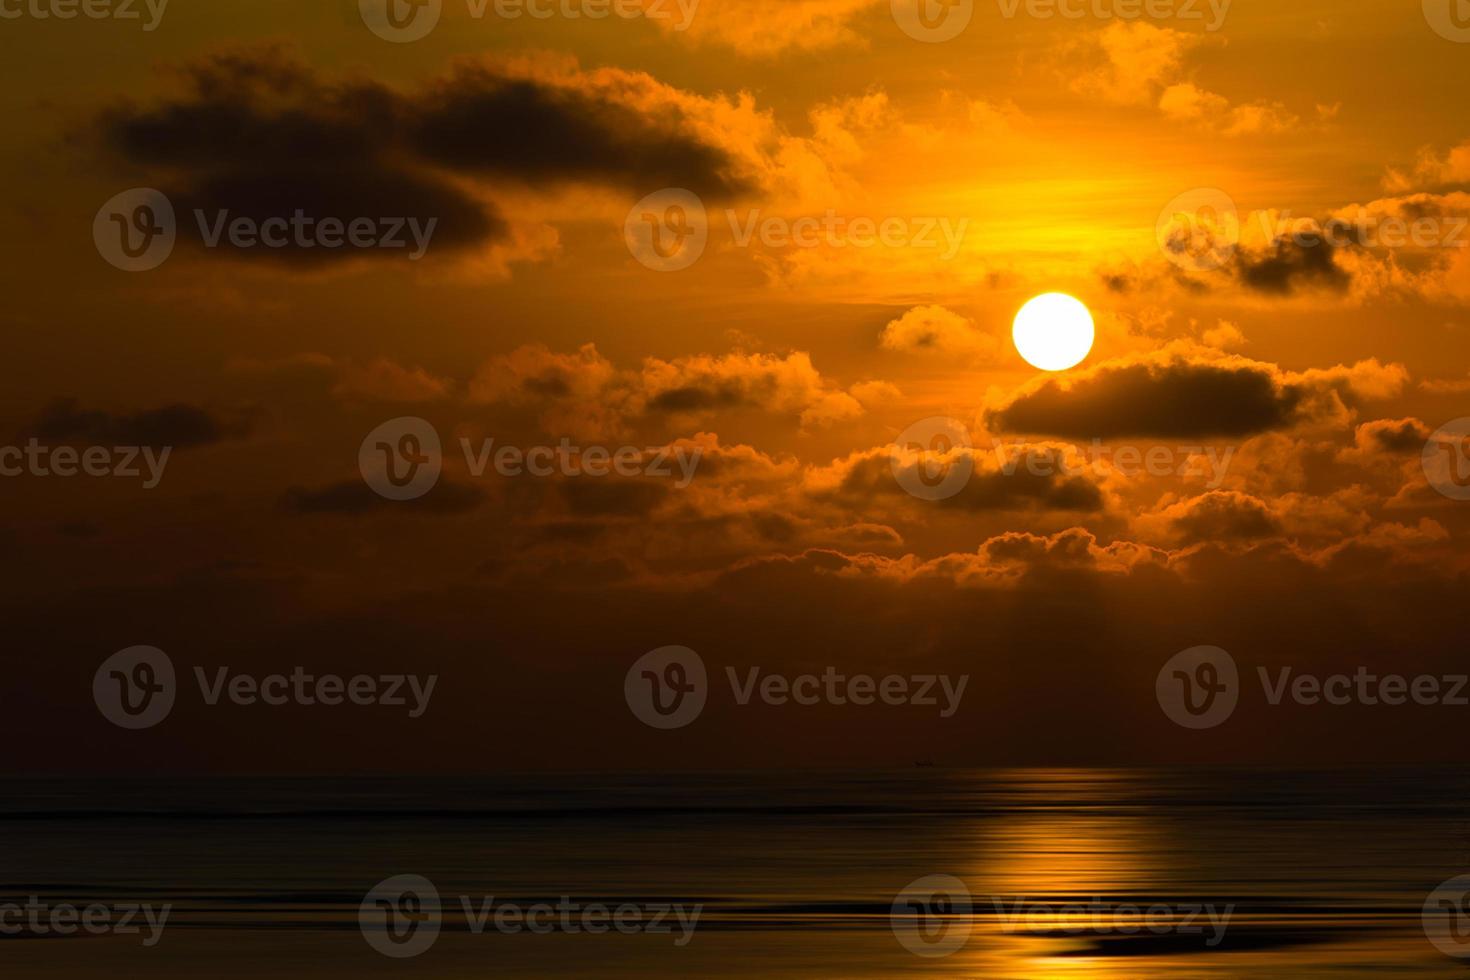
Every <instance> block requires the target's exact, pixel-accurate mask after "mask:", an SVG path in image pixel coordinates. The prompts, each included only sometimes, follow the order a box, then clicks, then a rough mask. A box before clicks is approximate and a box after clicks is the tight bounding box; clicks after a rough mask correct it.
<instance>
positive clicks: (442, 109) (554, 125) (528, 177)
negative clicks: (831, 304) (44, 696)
mask: <svg viewBox="0 0 1470 980" xmlns="http://www.w3.org/2000/svg"><path fill="white" fill-rule="evenodd" d="M408 118H409V119H410V120H411V121H410V122H409V124H408V126H407V132H406V137H407V141H408V142H409V143H410V144H411V145H412V146H413V147H414V148H415V150H416V151H417V152H418V153H420V154H422V155H423V156H424V157H425V158H426V159H429V160H432V161H433V162H435V163H437V164H440V165H442V166H445V167H449V168H451V169H454V170H462V171H465V172H468V173H479V174H488V175H491V176H495V177H502V178H510V179H514V180H520V181H526V182H528V183H545V182H548V181H575V182H586V183H610V184H616V185H619V186H623V187H626V188H628V189H630V190H640V192H641V191H645V190H646V189H647V188H650V187H675V186H677V187H688V188H689V189H690V190H693V191H695V192H696V193H699V194H705V195H709V196H712V197H716V198H725V197H729V196H731V195H734V194H736V193H739V192H742V191H745V190H749V187H748V185H747V184H746V183H745V182H744V181H742V180H740V179H739V178H737V177H735V176H734V175H733V173H732V163H731V160H730V158H729V157H728V156H727V155H726V153H725V152H724V151H723V150H721V149H718V148H716V147H714V146H710V145H708V144H705V143H702V142H700V141H699V140H698V139H696V138H695V137H694V136H692V135H691V134H690V133H688V132H687V131H686V129H687V127H686V126H685V121H684V119H683V117H682V115H681V113H680V112H679V111H678V110H677V109H676V108H673V107H670V108H668V109H666V110H664V111H662V112H652V111H641V110H634V109H632V108H629V107H627V106H623V105H619V104H617V103H614V102H612V101H610V100H609V99H608V98H607V97H606V96H605V95H603V94H602V93H599V92H596V91H579V90H577V89H571V88H564V87H558V86H552V85H547V84H545V83H543V82H540V81H535V80H530V79H523V78H506V77H503V76H501V75H498V74H497V73H496V72H495V70H494V69H493V68H490V67H487V66H485V65H474V66H470V67H465V68H461V69H459V70H458V71H456V72H455V73H454V74H453V75H451V76H450V77H449V78H448V79H447V80H445V81H443V82H440V83H439V84H437V85H436V86H434V87H433V88H432V89H430V90H429V91H427V92H426V93H424V94H423V95H422V96H420V97H419V98H417V99H416V100H415V101H414V103H413V106H412V111H411V112H410V113H409V114H408Z"/></svg>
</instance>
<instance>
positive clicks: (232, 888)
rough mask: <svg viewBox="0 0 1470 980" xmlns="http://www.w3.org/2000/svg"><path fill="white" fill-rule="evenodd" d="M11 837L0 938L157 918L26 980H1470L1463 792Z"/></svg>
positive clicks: (845, 775)
mask: <svg viewBox="0 0 1470 980" xmlns="http://www.w3.org/2000/svg"><path fill="white" fill-rule="evenodd" d="M0 826H3V832H4V847H3V850H0V926H3V925H5V924H6V923H11V924H12V925H13V924H15V923H16V922H18V921H19V919H18V918H17V916H18V915H19V914H20V913H15V912H12V913H11V917H10V918H8V919H7V918H5V915H4V910H5V907H6V905H5V903H7V902H9V903H14V904H16V905H25V904H26V903H28V902H29V903H31V904H33V905H36V906H39V907H41V908H43V909H46V910H48V912H47V914H49V910H52V909H55V908H56V907H59V906H76V907H78V908H79V909H80V908H83V907H87V906H92V907H94V908H95V907H99V906H100V907H102V908H105V909H108V910H118V909H126V908H127V907H130V906H132V905H138V906H142V905H145V904H146V905H150V906H152V907H154V909H155V910H157V909H160V908H161V907H162V906H164V905H168V906H171V910H170V912H169V914H168V918H167V921H166V923H165V924H164V925H163V928H162V929H161V930H160V931H156V932H155V933H154V934H153V935H151V936H150V934H149V927H148V926H147V924H146V922H144V921H143V916H142V914H141V912H140V913H138V914H137V915H136V916H135V919H134V921H135V922H142V923H143V928H142V930H141V931H140V932H139V933H137V934H132V933H121V934H119V933H117V932H114V931H108V930H106V929H98V930H97V931H96V934H92V933H87V932H85V931H83V930H78V931H77V932H76V933H75V934H70V935H56V934H55V933H54V932H45V933H41V932H38V931H37V930H35V929H22V930H21V932H20V933H19V934H9V935H0V957H3V961H4V967H3V971H4V974H5V975H6V976H14V977H32V976H36V977H42V976H45V977H61V978H69V977H116V976H149V977H201V976H209V977H262V976H270V977H276V978H295V977H380V976H381V977H388V976H394V977H433V978H460V977H465V978H468V977H492V976H493V977H649V976H673V977H734V976H762V977H778V978H785V977H802V978H834V977H838V978H841V977H854V978H869V977H871V978H877V977H909V978H920V977H936V978H941V977H942V978H962V977H987V978H989V977H1001V978H1009V977H1017V978H1071V977H1075V978H1079V980H1091V978H1115V977H1116V978H1125V977H1126V978H1152V977H1208V978H1214V977H1219V978H1224V977H1271V978H1276V977H1283V978H1298V977H1300V978H1305V977H1344V976H1348V977H1353V976H1356V977H1462V978H1465V977H1470V906H1467V905H1466V904H1465V902H1464V901H1463V898H1462V897H1456V896H1455V893H1454V892H1453V890H1451V892H1450V895H1451V900H1450V902H1449V903H1448V904H1446V905H1444V906H1443V907H1444V908H1445V909H1446V912H1445V913H1444V918H1443V919H1442V920H1441V919H1434V917H1433V916H1431V917H1430V918H1426V915H1425V911H1424V910H1425V906H1426V902H1427V901H1429V900H1430V898H1431V895H1433V894H1435V893H1436V889H1439V888H1440V886H1441V885H1442V884H1443V883H1445V882H1446V881H1448V880H1451V879H1454V878H1456V877H1458V876H1461V875H1466V874H1470V771H1462V770H1449V771H1446V770H1437V769H1435V770H1431V769H1416V770H1401V771H1395V772H1364V771H1361V770H1342V771H1312V772H1303V771H1285V770H1270V771H1245V770H1206V771H1177V770H1170V771H1164V770H1136V771H1126V770H1025V771H1022V770H1008V771H978V770H949V769H928V768H915V769H913V770H910V771H904V772H881V773H874V772H865V773H858V772H821V773H807V772H803V773H781V774H769V773H758V774H751V773H735V774H711V773H700V774H687V775H681V774H658V775H627V776H609V775H606V774H601V775H591V774H589V775H555V776H535V777H531V776H526V777H513V776H495V777H482V778H473V779H470V778H453V779H451V778H420V777H403V778H333V779H321V778H311V779H263V778H243V779H232V778H208V779H194V780H181V779H169V780H161V779H128V780H124V779H108V780H99V779H88V780H63V779H33V778H22V779H9V780H7V781H6V792H5V794H4V796H3V799H0ZM405 875H411V876H416V877H415V879H413V880H415V881H418V880H424V881H427V882H429V883H431V884H432V886H433V889H434V891H435V892H436V893H437V904H435V903H434V902H432V901H431V902H429V903H428V904H422V903H420V904H414V903H413V902H405V903H403V904H401V905H398V904H394V905H389V906H383V908H391V909H392V910H394V911H395V912H402V914H403V916H404V917H403V919H402V924H403V930H407V931H406V932H405V931H399V932H393V930H392V928H390V925H389V923H388V920H387V918H385V916H387V915H388V914H390V913H389V912H387V911H384V912H381V913H379V912H376V911H372V909H375V908H377V906H374V905H372V903H371V902H369V910H370V911H369V912H367V913H364V912H363V906H364V901H365V899H368V898H369V897H370V893H374V894H382V893H375V892H374V889H375V888H377V887H378V886H379V884H380V883H381V882H383V881H384V880H385V879H394V878H396V877H397V876H405ZM937 876H938V877H937ZM915 883H917V884H915ZM956 885H958V888H956ZM398 888H399V886H390V888H389V891H390V892H394V893H395V895H396V891H395V889H398ZM1441 894H1444V893H1443V892H1441ZM33 897H34V898H33ZM418 898H419V899H422V898H423V895H419V896H418ZM393 901H397V899H396V898H394V899H393ZM415 901H417V899H416V900H415ZM558 903H561V904H562V905H563V906H565V907H567V908H571V909H575V910H577V911H574V912H571V913H567V914H568V915H570V916H572V918H571V919H570V920H568V919H564V918H562V919H557V920H556V925H554V926H552V927H551V928H543V929H542V930H541V931H539V932H532V931H528V930H526V929H525V928H521V929H519V930H516V929H515V926H516V925H518V924H521V923H524V922H525V921H526V920H525V919H524V914H525V913H526V910H532V909H534V908H535V907H536V906H538V905H539V906H549V907H555V906H556V905H557V904H558ZM1431 904H1432V905H1433V903H1431ZM696 907H698V909H699V913H698V919H697V921H696V922H692V923H689V928H687V929H682V928H681V926H680V924H679V921H678V920H677V918H676V917H675V916H674V914H673V912H672V911H670V912H667V913H666V914H665V915H664V916H663V917H662V919H663V923H664V926H665V927H670V926H671V927H672V928H670V929H669V931H666V932H660V931H657V930H655V931H647V930H646V929H644V928H643V926H644V925H652V924H653V920H654V917H655V915H656V914H657V910H658V909H660V908H666V909H670V910H672V909H675V908H681V909H683V910H684V911H685V913H686V922H688V921H689V920H688V915H689V913H691V912H692V911H693V910H694V909H695V908H696ZM1434 907H1438V906H1434ZM467 908H468V909H469V912H468V913H467V912H466V909H467ZM505 908H510V909H512V910H517V909H518V910H520V912H519V913H516V912H514V911H512V912H508V913H506V915H507V917H506V919H505V920H504V921H505V922H506V923H507V925H506V926H505V928H503V929H497V928H496V926H495V924H494V918H493V916H492V917H490V918H480V919H479V920H478V921H477V914H476V912H475V910H480V913H481V914H483V913H484V910H486V909H490V910H497V909H505ZM587 908H593V909H596V908H602V909H605V910H608V914H612V913H613V912H615V911H616V910H618V909H620V908H622V909H630V911H628V912H627V917H626V918H625V919H624V920H623V921H624V924H625V926H626V930H625V931H619V930H618V929H614V928H607V931H606V932H605V933H597V934H593V933H590V932H588V931H586V930H584V929H582V928H580V927H579V926H578V927H577V928H576V929H575V931H573V930H572V929H570V928H565V927H564V924H565V922H566V921H571V922H572V923H573V925H574V926H575V925H577V923H580V922H584V921H585V922H587V923H590V924H594V925H595V924H598V923H599V922H606V921H607V920H606V919H601V920H599V919H598V918H596V917H595V916H594V917H593V918H591V919H586V920H583V919H578V918H576V916H578V915H580V914H581V911H582V910H585V909H587ZM896 909H897V911H895V910H896ZM1210 911H1212V912H1213V918H1211V916H1210V915H1209V912H1210ZM635 913H636V914H637V915H638V916H640V924H639V925H638V926H636V927H635V925H634V924H633V919H632V917H633V915H634V914H635ZM99 914H100V913H99ZM557 914H558V915H561V913H557ZM365 915H366V916H367V918H366V919H365V918H364V916H365ZM517 915H520V916H521V917H520V918H517ZM374 916H376V917H374ZM1431 919H1433V923H1431ZM42 921H43V923H44V921H45V920H42ZM114 921H116V920H114ZM535 921H538V922H539V923H540V924H541V925H542V926H543V927H546V926H548V925H549V924H550V923H551V921H552V920H551V916H550V915H549V914H548V915H545V916H542V917H541V918H540V919H539V920H535ZM365 922H366V923H368V926H367V928H366V931H365V927H364V923H365ZM425 923H431V924H432V925H433V929H426V928H425ZM477 925H478V926H479V928H478V929H477V928H476V927H477ZM1427 926H1428V928H1427ZM414 930H420V931H417V932H415V931H414ZM390 933H391V935H392V937H393V941H391V942H387V941H386V939H387V937H389V936H390ZM1431 934H1433V935H1434V936H1435V937H1437V938H1438V939H1439V940H1440V944H1439V945H1436V943H1435V942H1432V941H1431ZM405 936H410V937H411V941H410V940H408V939H405V938H404V937H405ZM149 939H152V940H153V942H152V944H151V945H150V944H148V943H147V942H145V940H149ZM370 940H372V942H370ZM374 942H376V943H377V944H378V945H376V946H375V945H374ZM1457 942H1462V943H1463V946H1462V947H1457V946H1455V945H1454V943H1457ZM413 943H418V944H420V945H419V946H418V947H415V946H413ZM1446 945H1448V946H1450V949H1449V951H1448V952H1446V951H1445V950H1443V949H1442V948H1440V947H1441V946H1446ZM379 946H384V947H385V948H387V949H389V950H390V951H391V952H392V953H394V954H395V955H388V954H386V953H384V952H380V951H379V948H378V947H379ZM410 951H411V952H413V953H414V955H400V954H404V953H406V952H410ZM1456 952H1459V953H1461V954H1463V955H1464V956H1465V957H1466V958H1459V959H1457V958H1456V957H1455V955H1453V954H1454V953H1456Z"/></svg>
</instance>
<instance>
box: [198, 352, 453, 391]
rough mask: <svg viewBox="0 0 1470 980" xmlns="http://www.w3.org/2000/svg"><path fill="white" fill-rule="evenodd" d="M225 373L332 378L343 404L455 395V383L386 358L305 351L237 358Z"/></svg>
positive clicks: (226, 368) (230, 363)
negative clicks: (361, 358) (369, 358)
mask: <svg viewBox="0 0 1470 980" xmlns="http://www.w3.org/2000/svg"><path fill="white" fill-rule="evenodd" d="M225 370H226V371H229V372H230V373H232V374H239V375H247V376H253V377H270V378H277V379H279V378H287V377H296V378H301V377H314V378H317V379H320V378H322V377H324V376H325V377H327V378H329V379H332V380H331V381H330V383H331V386H332V387H331V391H332V394H333V396H335V397H336V398H339V399H341V400H343V401H375V402H409V403H412V402H431V401H440V400H442V399H445V398H448V397H450V395H452V394H453V393H454V382H453V381H452V380H451V379H449V378H443V377H439V376H437V375H434V374H431V373H430V372H428V371H426V370H425V369H424V368H421V367H413V368H409V367H404V366H403V365H401V364H399V363H398V362H397V361H394V360H392V359H390V358H387V357H375V358H373V359H372V360H369V361H358V360H351V359H338V358H332V357H328V356H327V355H326V354H317V353H313V352H305V353H300V354H291V355H289V356H286V357H278V358H270V359H261V358H250V357H236V358H232V359H230V361H228V362H227V363H226V365H225Z"/></svg>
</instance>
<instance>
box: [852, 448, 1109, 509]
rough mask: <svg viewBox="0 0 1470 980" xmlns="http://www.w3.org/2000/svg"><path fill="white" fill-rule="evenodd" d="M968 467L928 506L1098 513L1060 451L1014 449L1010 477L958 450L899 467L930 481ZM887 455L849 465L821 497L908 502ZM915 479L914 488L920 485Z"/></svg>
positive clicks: (1094, 492) (1091, 488)
mask: <svg viewBox="0 0 1470 980" xmlns="http://www.w3.org/2000/svg"><path fill="white" fill-rule="evenodd" d="M966 458H968V459H969V460H970V461H971V463H972V464H973V470H972V472H971V474H970V478H969V480H968V481H966V482H965V484H964V487H963V489H961V490H960V491H959V492H958V493H956V494H954V495H953V496H950V497H947V498H945V499H943V500H939V501H935V502H934V503H933V504H932V506H934V507H938V508H946V509H951V510H964V511H976V512H980V511H1027V510H1056V511H1077V512H1086V513H1096V512H1099V511H1101V510H1102V509H1103V496H1102V491H1101V489H1100V488H1099V487H1098V486H1097V484H1096V483H1095V482H1093V481H1092V480H1091V479H1089V478H1088V476H1087V475H1086V474H1085V473H1081V472H1070V473H1069V472H1067V469H1066V466H1065V460H1064V459H1063V458H1062V457H1061V455H1060V451H1059V450H1055V449H1051V448H1047V447H1016V448H1015V449H1014V458H1013V459H1011V460H1010V461H1009V465H1010V468H1011V471H1010V472H1006V471H1005V470H1003V469H1000V468H998V466H997V463H996V460H995V458H994V456H993V455H992V454H990V453H988V452H982V451H980V450H971V451H968V452H967V451H963V450H958V451H956V452H955V453H953V454H950V455H949V457H948V458H947V459H936V458H926V459H924V460H922V461H921V460H920V459H919V458H918V457H914V458H912V459H908V460H905V461H904V462H903V466H905V467H907V468H910V469H913V468H917V467H919V466H924V467H925V468H926V471H927V472H928V473H929V474H930V475H931V476H942V475H943V473H944V472H945V469H944V468H945V467H949V466H957V465H963V463H964V460H965V459H966ZM893 463H894V456H893V451H892V450H891V449H890V448H888V447H884V448H881V449H875V450H872V451H870V452H868V453H865V454H863V455H861V456H858V457H856V458H855V459H853V460H850V461H849V462H848V464H847V469H846V472H845V473H844V474H843V475H842V479H841V482H840V483H839V484H838V486H837V488H836V490H835V491H826V492H825V493H828V494H832V495H835V496H837V497H840V498H846V499H848V500H858V501H861V500H871V499H873V498H877V497H905V498H907V497H908V492H907V491H906V490H904V488H903V484H901V483H900V482H899V480H898V477H897V476H896V475H895V474H894V471H893ZM917 476H918V475H917V474H915V480H914V485H919V483H920V482H921V481H919V480H918V479H917Z"/></svg>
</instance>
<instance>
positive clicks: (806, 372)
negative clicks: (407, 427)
mask: <svg viewBox="0 0 1470 980" xmlns="http://www.w3.org/2000/svg"><path fill="white" fill-rule="evenodd" d="M896 390H897V389H895V388H893V386H891V385H888V384H887V383H885V382H865V383H862V384H859V385H855V386H854V388H853V390H852V391H850V392H849V391H844V390H843V389H842V388H840V387H838V386H837V385H836V384H834V383H833V382H831V381H830V380H828V379H827V378H825V377H823V376H822V374H821V372H820V371H818V370H817V369H816V367H815V366H814V365H813V364H812V360H811V355H810V354H807V353H804V352H801V351H794V352H791V353H788V354H764V353H747V352H743V351H737V352H733V353H729V354H721V355H714V354H695V355H690V356H686V357H677V358H672V359H664V358H658V357H649V358H645V359H644V361H643V363H642V365H641V366H640V367H639V368H637V369H618V368H616V367H615V366H614V365H613V364H612V362H610V361H608V360H607V359H606V358H605V357H603V356H602V355H601V354H600V353H598V351H597V348H596V347H594V346H593V345H591V344H587V345H584V346H583V347H582V348H580V349H579V350H578V351H577V352H576V353H575V354H565V353H554V352H552V351H551V350H549V349H547V348H546V347H544V346H541V345H529V346H525V347H521V348H519V349H517V350H515V351H512V352H511V353H510V354H506V355H499V356H496V357H494V358H491V359H490V360H489V361H487V362H486V363H485V364H484V365H482V366H481V367H480V369H479V370H478V371H477V372H476V374H475V377H474V379H473V380H472V381H471V383H470V398H471V400H472V401H475V402H479V403H483V404H494V403H503V404H511V405H532V406H538V407H539V408H540V409H541V410H542V420H543V424H545V425H547V426H552V427H554V426H557V425H565V424H571V425H574V426H575V427H576V428H577V429H579V430H581V431H601V432H611V433H618V432H622V431H625V430H626V429H627V428H628V427H629V426H630V425H632V424H633V423H634V422H637V421H646V420H660V419H662V420H679V421H686V420H697V419H701V418H707V417H710V416H712V415H715V414H719V413H727V412H737V411H759V412H766V413H770V414H774V415H780V416H787V417H795V418H797V419H799V420H800V422H801V424H802V425H803V426H804V427H812V428H823V427H827V426H830V425H833V424H836V423H838V422H844V421H848V420H851V419H855V418H857V417H859V416H861V415H863V414H864V412H865V409H864V401H865V400H866V401H868V402H879V401H882V400H885V399H887V398H891V397H892V395H893V394H894V393H895V392H896ZM548 431H550V429H548Z"/></svg>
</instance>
